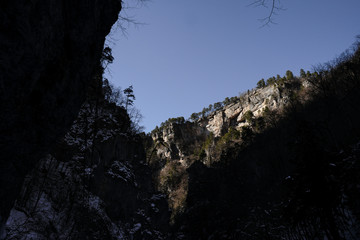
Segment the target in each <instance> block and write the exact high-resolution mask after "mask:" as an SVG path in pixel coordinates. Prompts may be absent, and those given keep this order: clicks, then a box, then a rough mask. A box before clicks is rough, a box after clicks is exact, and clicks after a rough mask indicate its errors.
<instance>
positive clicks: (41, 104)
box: [0, 0, 121, 224]
mask: <svg viewBox="0 0 360 240" xmlns="http://www.w3.org/2000/svg"><path fill="white" fill-rule="evenodd" d="M120 9H121V1H120V0H104V1H85V0H80V1H71V0H55V1H46V0H36V1H25V0H19V1H1V2H0V111H1V115H0V136H1V137H0V224H1V223H3V222H4V221H5V219H6V218H7V216H8V214H9V211H10V209H11V208H12V205H13V204H14V200H15V198H16V197H17V195H18V194H19V191H20V188H21V184H22V182H23V180H24V176H25V175H26V174H27V173H28V171H29V170H31V169H32V168H33V167H34V165H35V164H36V162H37V161H38V160H39V159H40V158H41V157H42V156H44V154H46V153H48V152H49V150H50V148H51V147H52V146H53V145H54V143H55V141H56V140H58V139H59V138H61V137H62V136H63V135H64V134H65V133H66V131H68V129H69V127H70V125H71V123H72V121H73V120H74V119H75V117H76V116H77V113H78V111H79V108H80V106H81V104H82V103H83V102H84V100H85V94H86V89H87V86H88V82H89V81H90V80H91V79H92V77H93V75H94V74H95V72H96V71H97V69H98V66H99V61H100V57H101V53H102V49H103V45H104V40H105V36H106V35H107V34H108V33H109V31H110V29H111V26H112V25H113V24H114V23H115V22H116V20H117V18H118V14H119V11H120Z"/></svg>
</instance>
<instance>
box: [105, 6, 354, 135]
mask: <svg viewBox="0 0 360 240" xmlns="http://www.w3.org/2000/svg"><path fill="white" fill-rule="evenodd" d="M129 1H131V0H129ZM251 2H252V1H251V0H222V1H219V0H217V1H215V0H182V1H179V0H152V1H148V2H147V3H146V5H145V6H142V7H137V8H131V9H127V10H126V14H127V15H128V16H130V17H132V18H134V19H135V20H136V21H137V22H141V23H143V24H140V25H137V26H134V25H131V24H130V25H129V26H128V28H127V34H126V36H124V35H123V33H122V32H121V31H120V30H119V29H116V28H114V31H113V32H112V33H111V34H110V35H109V36H108V41H107V43H108V44H109V46H110V47H111V48H112V49H113V55H114V58H115V60H114V63H113V64H112V65H110V66H109V69H108V71H107V73H106V77H107V78H108V79H109V80H110V81H111V82H112V83H113V84H114V85H116V86H119V87H121V88H122V89H125V88H126V87H128V86H129V85H133V87H134V93H135V96H136V101H135V105H136V107H137V108H138V109H139V110H140V111H141V113H142V114H143V115H144V119H143V121H142V125H144V126H145V131H146V132H149V131H151V130H152V129H154V128H155V126H156V125H160V123H161V122H163V121H165V120H167V119H168V118H170V117H179V116H184V117H185V118H188V117H189V116H190V114H191V113H193V112H199V111H201V110H202V109H203V107H207V106H208V105H209V104H213V103H214V102H218V101H222V100H223V99H224V98H225V97H232V96H236V95H238V94H239V92H244V91H246V90H247V89H251V88H253V87H255V86H256V83H257V82H258V81H259V80H260V79H261V78H264V79H267V78H269V77H272V76H276V74H280V75H284V74H285V72H286V70H291V71H293V73H294V74H295V75H298V74H299V70H300V69H301V68H303V69H305V70H311V69H312V66H315V65H317V64H319V63H324V62H326V61H329V60H332V59H333V58H335V57H336V56H338V55H339V54H341V53H342V52H343V51H344V50H345V49H347V48H348V47H350V46H351V44H352V43H353V42H354V41H355V36H356V35H359V34H360V24H359V23H360V14H359V10H360V1H359V0H342V1H339V0H316V1H314V0H312V1H310V0H302V1H294V0H281V4H282V6H283V8H284V9H285V10H284V11H280V12H278V15H277V16H274V18H273V20H274V21H275V22H276V23H277V24H273V25H270V26H269V27H261V25H262V23H261V22H259V21H258V19H260V18H264V17H266V16H267V14H268V11H269V9H265V8H260V7H258V8H255V7H251V6H250V7H249V6H248V5H249V4H250V3H251ZM129 4H130V5H132V6H135V5H134V2H129Z"/></svg>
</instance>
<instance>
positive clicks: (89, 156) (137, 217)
mask: <svg viewBox="0 0 360 240" xmlns="http://www.w3.org/2000/svg"><path fill="white" fill-rule="evenodd" d="M129 126H130V120H129V118H128V116H127V113H126V111H125V109H123V108H121V107H117V106H115V105H114V104H109V103H106V102H105V103H102V104H100V105H99V106H97V107H95V105H91V104H89V103H88V102H87V103H85V104H84V105H83V107H82V109H81V110H80V112H79V116H78V118H77V119H76V121H75V122H74V124H73V125H72V127H71V129H70V131H69V132H68V133H67V134H66V135H65V137H64V138H63V140H62V141H61V142H59V143H58V144H57V146H56V148H55V149H54V150H53V151H52V152H51V153H50V154H48V155H47V156H46V157H44V158H42V159H41V160H40V161H39V163H38V164H37V165H36V167H35V168H34V170H33V171H32V172H31V173H30V174H28V175H27V176H26V178H25V181H24V184H23V186H22V190H21V193H20V195H19V197H18V198H17V200H16V204H15V205H14V207H13V209H12V210H11V213H10V217H9V219H8V221H7V223H6V230H7V237H6V239H44V240H45V239H164V238H165V237H166V232H167V231H168V227H167V226H168V222H169V209H168V205H167V203H166V199H165V196H164V195H163V194H161V193H160V192H156V191H155V190H154V186H153V184H152V179H151V177H152V176H151V169H150V168H149V166H148V165H147V164H146V157H145V152H144V147H143V145H142V142H141V139H140V137H138V136H135V135H132V134H131V133H130V132H129V131H128V129H129Z"/></svg>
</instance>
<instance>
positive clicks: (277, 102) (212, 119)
mask: <svg viewBox="0 0 360 240" xmlns="http://www.w3.org/2000/svg"><path fill="white" fill-rule="evenodd" d="M285 104H286V97H283V96H281V94H280V90H279V88H277V87H276V86H267V87H264V88H261V89H255V90H252V91H249V93H247V94H245V95H243V96H242V97H241V98H240V99H239V101H237V102H235V103H231V104H229V105H226V106H224V107H223V108H222V109H220V110H217V111H215V112H213V113H212V114H210V115H209V116H208V117H207V118H206V119H205V120H203V121H204V122H205V123H206V128H207V130H208V131H209V132H212V133H213V134H214V135H215V137H219V136H221V135H222V134H224V131H226V130H227V129H228V128H229V127H230V126H233V127H235V128H238V129H239V128H240V127H241V126H243V125H244V122H245V121H244V119H243V117H244V114H245V113H246V112H247V111H251V112H252V113H253V114H254V116H255V117H257V116H260V115H261V113H262V112H263V110H264V109H265V107H268V108H269V110H274V109H277V108H281V107H283V106H284V105H285Z"/></svg>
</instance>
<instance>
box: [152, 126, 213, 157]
mask: <svg viewBox="0 0 360 240" xmlns="http://www.w3.org/2000/svg"><path fill="white" fill-rule="evenodd" d="M208 134H209V131H208V130H207V129H206V128H205V127H204V126H201V125H199V124H197V123H190V122H186V123H184V124H176V123H172V124H170V125H169V126H167V127H164V128H163V130H162V131H161V132H158V133H154V134H153V135H152V139H153V141H154V142H155V143H161V144H157V148H156V154H157V156H158V157H159V158H160V159H172V160H180V161H182V162H184V161H186V157H187V156H189V155H191V154H192V153H193V151H194V150H195V147H196V145H197V143H198V142H201V141H203V140H204V139H205V138H206V136H207V135H208ZM184 163H185V162H184Z"/></svg>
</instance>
